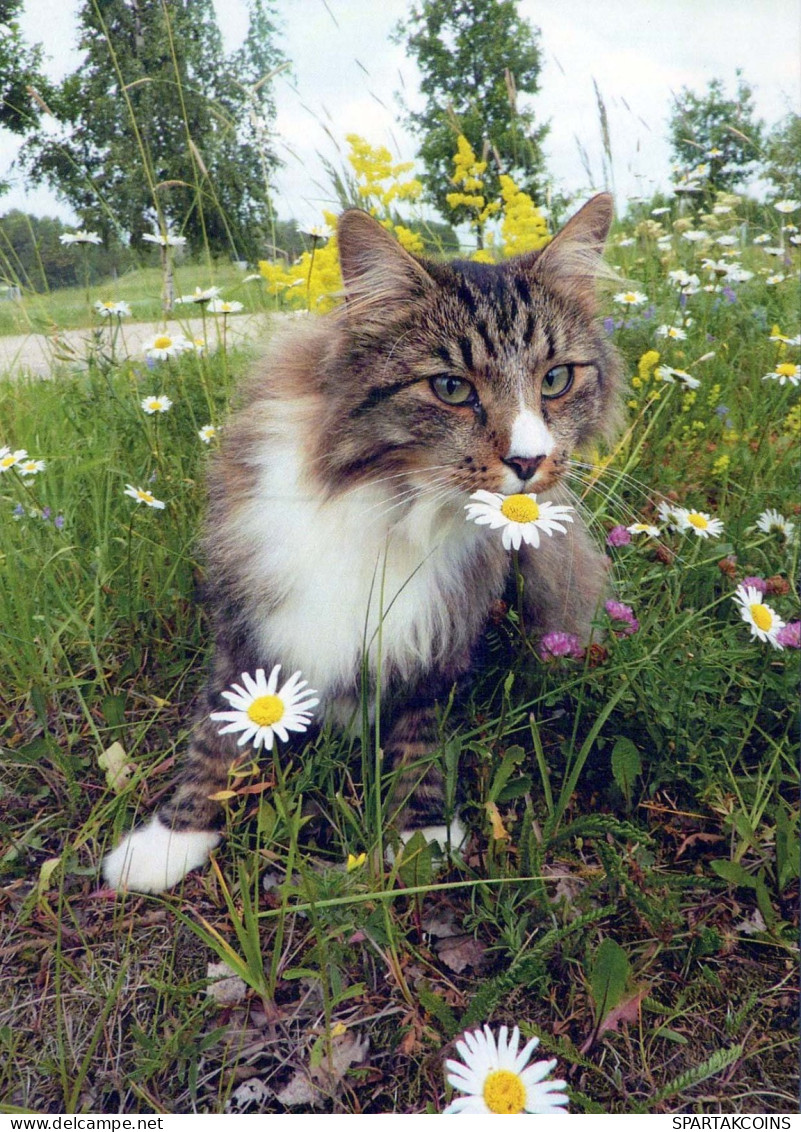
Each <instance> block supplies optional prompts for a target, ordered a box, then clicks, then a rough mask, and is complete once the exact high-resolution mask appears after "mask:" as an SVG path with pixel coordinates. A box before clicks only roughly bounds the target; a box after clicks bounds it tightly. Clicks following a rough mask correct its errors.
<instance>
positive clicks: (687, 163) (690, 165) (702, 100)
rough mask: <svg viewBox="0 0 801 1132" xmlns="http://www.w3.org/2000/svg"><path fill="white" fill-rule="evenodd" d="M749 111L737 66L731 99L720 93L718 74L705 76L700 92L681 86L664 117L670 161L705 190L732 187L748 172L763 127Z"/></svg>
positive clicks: (752, 109) (755, 157) (746, 90)
mask: <svg viewBox="0 0 801 1132" xmlns="http://www.w3.org/2000/svg"><path fill="white" fill-rule="evenodd" d="M755 115H756V107H755V106H754V100H753V92H752V90H751V87H750V86H749V85H748V84H747V83H746V82H745V80H744V79H743V77H742V74H741V72H740V71H738V72H737V91H736V94H735V96H734V98H727V97H726V93H725V90H724V86H723V82H722V81H721V80H720V79H711V80H710V81H709V83H708V84H707V88H706V90H705V91H704V92H703V93H702V94H696V93H695V92H694V91H691V90H688V89H687V87H683V88H682V90H681V93H680V94H679V95H678V97H677V98H676V100H675V104H674V106H673V110H672V113H671V116H670V144H671V147H672V149H673V157H674V160H675V162H676V163H677V164H678V165H679V166H680V167H681V168H682V170H683V171H684V174H685V176H687V177H689V178H690V180H697V181H698V182H699V184H700V185H701V186H702V188H703V190H704V192H705V194H710V195H711V194H713V193H715V192H720V191H729V190H731V189H734V188H736V187H737V186H738V185H741V184H743V183H744V182H745V181H747V180H748V178H749V177H750V176H751V174H752V173H753V172H754V169H755V168H756V164H757V161H758V158H759V152H760V145H761V138H762V130H763V126H762V123H761V122H760V121H759V120H757V118H756V116H755Z"/></svg>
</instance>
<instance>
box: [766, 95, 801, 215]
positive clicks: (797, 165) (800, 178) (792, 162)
mask: <svg viewBox="0 0 801 1132" xmlns="http://www.w3.org/2000/svg"><path fill="white" fill-rule="evenodd" d="M763 173H764V176H765V177H767V179H768V180H769V181H771V182H772V183H773V185H774V188H775V189H776V192H777V193H778V194H779V195H780V196H782V197H790V198H791V199H793V200H801V114H794V113H791V114H788V115H787V117H786V118H784V119H783V120H782V121H781V122H777V124H776V125H775V126H773V128H772V129H771V130H770V132H769V133H768V135H767V137H766V138H765V151H764V162H763Z"/></svg>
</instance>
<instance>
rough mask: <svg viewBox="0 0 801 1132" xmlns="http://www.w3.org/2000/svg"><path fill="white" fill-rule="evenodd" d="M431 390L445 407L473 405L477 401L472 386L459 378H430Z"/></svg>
mask: <svg viewBox="0 0 801 1132" xmlns="http://www.w3.org/2000/svg"><path fill="white" fill-rule="evenodd" d="M431 388H432V389H433V390H434V392H435V393H436V395H437V397H439V399H440V401H444V402H445V404H446V405H474V404H475V403H476V400H477V398H476V391H475V389H474V388H473V386H472V385H471V384H470V382H469V381H462V379H461V378H460V377H449V376H443V377H432V379H431Z"/></svg>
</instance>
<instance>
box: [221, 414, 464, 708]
mask: <svg viewBox="0 0 801 1132" xmlns="http://www.w3.org/2000/svg"><path fill="white" fill-rule="evenodd" d="M292 431H293V430H291V429H286V430H284V431H283V432H282V435H281V437H280V439H279V440H278V442H277V443H276V442H275V441H273V442H272V443H271V444H270V445H269V446H265V451H264V455H263V458H262V460H261V461H260V467H259V481H258V489H257V491H256V492H255V493H254V494H253V495H252V497H251V499H250V501H249V502H248V504H247V506H246V507H245V508H244V509H243V510H242V511H240V514H239V517H238V522H237V526H239V525H240V523H241V526H240V530H241V534H242V538H243V539H247V540H248V542H249V546H250V550H249V553H248V574H249V583H250V587H251V592H252V593H254V594H259V593H263V594H265V595H268V594H269V595H270V600H269V602H266V601H265V613H264V616H263V617H262V618H260V632H261V638H262V639H261V645H262V648H263V651H264V653H265V655H268V656H276V657H278V658H279V659H280V660H281V662H282V664H283V665H284V672H285V673H286V674H289V672H290V671H294V670H295V669H300V670H301V671H302V673H303V675H304V678H305V679H307V680H308V681H309V683H310V685H311V686H312V687H314V688H315V689H316V690H317V691H318V692H319V693H320V695H321V697H322V698H323V699H325V697H326V696H327V695H329V694H331V693H338V692H341V691H342V690H343V689H348V690H349V691H351V692H356V693H358V689H359V672H360V668H361V663H362V657H363V655H364V654H365V652H366V653H367V656H368V658H369V665H370V670H371V674H372V675H373V676H375V675H376V673H377V671H378V668H379V666H380V669H381V674H382V678H383V679H386V678H387V677H388V675H390V674H394V675H396V676H399V677H400V678H402V679H406V678H409V677H410V676H413V675H414V674H415V673H420V672H425V671H427V670H430V669H431V668H432V666H433V664H434V663H435V662H436V660H437V659H438V658H440V657H441V656H442V655H447V651H446V650H447V649H448V647H449V644H450V643H451V638H452V633H451V631H450V627H451V626H452V624H453V617H454V613H455V612H456V610H457V609H458V603H459V601H460V600H462V601H463V600H465V595H464V592H463V585H464V582H463V579H464V576H465V567H466V564H467V563H468V562H469V560H470V559H471V558H472V557H473V556H474V555H475V553H476V546H477V544H478V543H480V542H482V541H483V540H484V538H485V535H486V532H484V531H481V530H479V529H478V528H476V527H475V526H474V525H473V524H471V523H468V522H466V520H465V517H464V509H463V506H462V505H461V501H460V500H458V499H457V500H455V501H454V500H453V499H452V500H451V502H450V504H449V506H448V508H447V510H446V509H443V508H442V506H441V505H437V504H436V503H432V502H427V501H426V500H427V496H426V495H425V494H424V495H423V497H422V499H420V500H419V501H417V502H415V503H414V505H413V506H412V507H411V508H410V509H409V510H408V511H406V509H405V508H404V507H397V506H393V503H394V502H395V500H394V499H393V496H394V495H395V494H396V492H397V491H398V488H397V487H396V486H395V487H393V484H397V480H389V481H388V483H387V484H366V485H361V486H358V487H355V488H353V489H351V490H350V491H348V492H347V493H345V494H343V495H340V496H337V497H335V498H327V499H326V498H324V497H323V495H322V493H321V492H318V491H316V490H315V488H314V486H312V483H313V481H312V480H311V479H310V478H309V477H308V476H305V475H304V474H303V471H302V467H301V464H300V461H299V459H298V453H297V448H296V447H295V445H294V443H293V436H292ZM402 511H404V512H405V514H404V515H403V517H399V516H400V513H401V512H402Z"/></svg>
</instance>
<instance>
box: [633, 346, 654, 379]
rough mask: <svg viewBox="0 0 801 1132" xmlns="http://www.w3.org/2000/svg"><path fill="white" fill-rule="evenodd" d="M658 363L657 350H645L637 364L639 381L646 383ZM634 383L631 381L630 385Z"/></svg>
mask: <svg viewBox="0 0 801 1132" xmlns="http://www.w3.org/2000/svg"><path fill="white" fill-rule="evenodd" d="M658 362H659V351H658V350H646V351H645V353H644V354H643V356H642V357H641V358H640V360H639V361H638V362H637V375H638V377H639V379H640V381H641V382H642V381H648V380H649V378H650V377H651V375H652V373H653V371H654V369H655V367H656V365H657V364H658ZM633 384H634V382H633V381H632V385H633Z"/></svg>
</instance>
